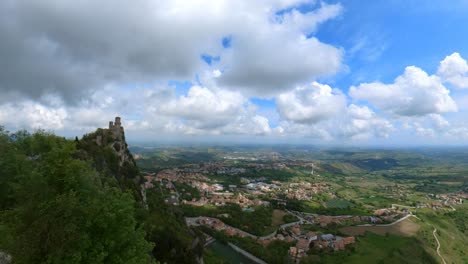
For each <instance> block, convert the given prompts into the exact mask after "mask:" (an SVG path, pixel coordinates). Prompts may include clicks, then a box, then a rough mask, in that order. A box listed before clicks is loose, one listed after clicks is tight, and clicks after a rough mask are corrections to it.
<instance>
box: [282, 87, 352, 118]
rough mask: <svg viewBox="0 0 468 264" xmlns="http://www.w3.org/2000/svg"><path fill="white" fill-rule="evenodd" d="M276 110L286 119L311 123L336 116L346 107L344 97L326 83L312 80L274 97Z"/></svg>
mask: <svg viewBox="0 0 468 264" xmlns="http://www.w3.org/2000/svg"><path fill="white" fill-rule="evenodd" d="M276 103H277V107H278V112H279V113H280V116H281V117H283V118H284V119H286V120H289V121H293V122H296V123H303V124H308V123H309V124H311V123H317V122H320V121H322V120H327V119H329V118H332V117H334V116H336V115H337V114H338V113H340V112H341V111H343V110H344V109H345V107H346V97H345V96H344V95H343V94H342V93H341V92H340V91H339V90H336V89H332V88H331V87H330V86H328V85H326V84H320V83H318V82H313V83H311V84H310V85H307V86H299V87H297V88H296V89H294V90H293V91H290V92H287V93H283V94H280V95H279V96H278V97H277V99H276Z"/></svg>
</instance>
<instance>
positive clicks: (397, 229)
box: [340, 219, 420, 236]
mask: <svg viewBox="0 0 468 264" xmlns="http://www.w3.org/2000/svg"><path fill="white" fill-rule="evenodd" d="M419 228H420V226H419V224H417V223H415V222H414V221H413V220H412V219H406V220H404V221H401V222H399V223H398V224H395V225H391V226H346V227H343V228H341V229H340V232H342V233H344V234H347V235H351V236H356V235H363V234H365V233H366V232H372V233H375V234H379V235H385V234H387V233H389V234H394V235H401V236H414V235H416V234H417V232H418V230H419Z"/></svg>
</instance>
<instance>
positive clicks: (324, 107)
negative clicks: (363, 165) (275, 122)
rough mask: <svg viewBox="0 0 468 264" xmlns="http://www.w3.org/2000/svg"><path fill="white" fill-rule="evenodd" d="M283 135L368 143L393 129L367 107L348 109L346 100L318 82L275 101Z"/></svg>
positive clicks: (336, 91) (388, 133)
mask: <svg viewBox="0 0 468 264" xmlns="http://www.w3.org/2000/svg"><path fill="white" fill-rule="evenodd" d="M277 107H278V111H279V113H280V116H281V117H282V118H283V123H282V124H281V126H282V128H284V133H286V134H299V135H302V136H306V137H315V138H320V139H323V140H367V139H369V138H373V137H388V136H389V135H390V133H391V132H392V131H393V125H392V124H391V123H390V122H389V121H387V120H385V119H383V118H381V117H378V116H377V115H376V114H375V112H374V111H372V110H371V109H370V108H368V107H366V106H358V105H355V104H351V105H349V106H347V100H346V97H345V96H344V95H343V94H342V93H341V92H340V91H339V90H334V89H332V88H331V87H330V86H328V85H324V84H320V83H317V82H314V83H312V84H311V85H309V86H303V87H298V88H296V89H295V90H293V91H291V92H289V93H283V94H281V95H279V96H278V97H277Z"/></svg>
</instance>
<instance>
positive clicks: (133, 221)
mask: <svg viewBox="0 0 468 264" xmlns="http://www.w3.org/2000/svg"><path fill="white" fill-rule="evenodd" d="M0 149H1V150H2V151H0V238H1V239H0V254H1V255H0V257H1V258H3V259H8V257H4V256H6V255H8V256H9V257H11V263H112V264H114V263H153V262H155V261H162V262H165V263H198V262H200V261H201V259H200V257H201V254H202V253H201V251H200V249H199V248H198V245H200V244H202V243H203V241H202V240H201V239H200V238H199V235H198V234H197V233H195V232H194V231H192V230H190V229H189V228H188V227H187V226H186V225H185V222H184V219H183V217H182V216H181V214H178V213H177V212H175V211H173V210H170V209H168V208H167V207H166V206H165V205H164V201H162V200H161V199H160V197H159V198H158V197H157V196H154V195H150V196H149V197H148V205H149V206H143V204H144V202H143V201H144V200H143V199H142V197H141V193H142V192H141V190H140V188H141V187H140V183H141V180H142V177H141V175H140V172H139V170H138V167H137V166H136V164H135V161H134V158H133V156H132V154H131V153H130V151H129V150H128V146H127V143H126V141H125V132H124V128H123V126H121V124H120V120H118V119H116V122H115V123H112V125H111V126H109V128H108V129H97V130H96V131H95V132H92V133H90V134H86V135H84V136H83V137H82V138H81V139H78V138H76V139H75V140H67V139H65V138H61V137H57V136H55V135H53V134H50V133H46V132H44V131H37V132H35V133H34V134H30V133H29V132H27V131H19V132H16V133H10V132H8V131H5V130H4V129H3V128H2V127H0ZM8 262H9V261H8ZM8 262H7V263H8Z"/></svg>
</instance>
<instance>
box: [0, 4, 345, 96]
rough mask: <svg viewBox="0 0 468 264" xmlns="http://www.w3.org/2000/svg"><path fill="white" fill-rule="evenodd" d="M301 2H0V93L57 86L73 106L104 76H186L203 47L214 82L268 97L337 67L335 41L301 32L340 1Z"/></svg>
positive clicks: (195, 69) (195, 68)
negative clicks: (211, 58)
mask: <svg viewBox="0 0 468 264" xmlns="http://www.w3.org/2000/svg"><path fill="white" fill-rule="evenodd" d="M301 2H310V1H268V0H260V1H248V0H236V1H228V0H224V1H218V0H199V1H182V0H166V1H163V0H159V1H153V0H142V1H138V3H134V2H131V1H123V0H112V1H111V0H104V1H99V2H98V1H89V0H86V1H57V0H48V1H34V0H25V1H1V2H0V35H1V36H2V42H1V43H0V57H1V58H2V60H0V68H2V69H3V68H4V69H8V71H1V72H0V90H1V91H2V93H3V94H4V96H2V97H0V99H4V100H6V99H8V98H18V97H22V96H26V97H30V98H35V99H37V98H40V97H41V96H42V95H44V94H49V93H55V94H58V95H60V96H62V97H64V98H66V99H67V102H68V103H75V104H76V103H77V98H78V97H77V96H81V97H86V96H87V91H89V90H96V89H99V88H100V87H102V86H104V85H107V84H109V83H112V84H117V85H125V84H127V83H145V84H147V83H155V82H158V81H167V80H174V79H178V80H192V79H193V78H195V76H196V75H197V74H200V73H201V71H203V70H205V69H206V68H207V66H206V65H205V64H204V62H203V61H202V60H201V59H200V56H201V55H202V54H205V53H206V54H210V55H220V56H221V62H220V66H222V69H221V70H222V71H223V72H224V74H223V75H221V76H219V80H218V82H219V83H221V84H224V85H228V86H229V87H235V88H239V89H242V90H244V91H248V92H249V93H251V94H256V95H262V96H270V95H272V94H275V93H277V91H281V90H283V91H284V90H285V89H288V88H289V87H292V86H294V85H295V84H297V83H300V82H303V81H308V80H309V79H312V78H316V77H318V76H323V75H329V74H333V73H335V72H336V71H337V70H339V68H340V67H341V61H342V58H341V57H342V51H341V50H340V49H338V48H335V47H333V46H331V45H328V44H325V43H322V42H320V40H318V39H317V38H315V37H311V38H306V37H305V36H304V34H307V33H310V32H313V31H315V30H316V28H317V25H318V24H320V23H322V22H324V21H326V20H329V19H332V18H334V17H336V16H337V15H339V14H340V13H341V6H340V5H339V4H335V5H326V4H319V5H318V7H317V8H316V10H313V11H312V12H309V13H305V14H303V13H300V12H298V11H295V9H294V7H295V6H296V5H297V4H299V3H301ZM291 8H293V11H291V12H290V13H288V12H286V13H285V14H284V16H285V17H284V18H281V17H278V15H277V12H278V11H281V10H284V9H291ZM227 36H230V37H231V38H232V45H231V48H229V49H224V48H223V47H222V45H221V40H222V38H223V37H227ZM7 96H8V97H7Z"/></svg>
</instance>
